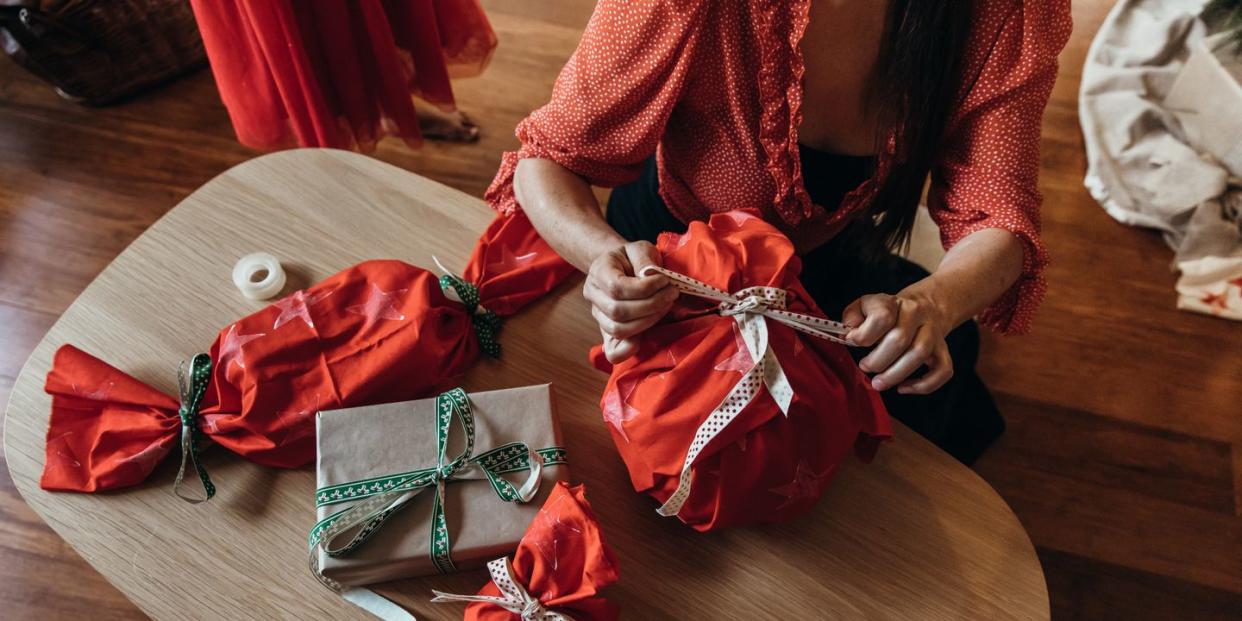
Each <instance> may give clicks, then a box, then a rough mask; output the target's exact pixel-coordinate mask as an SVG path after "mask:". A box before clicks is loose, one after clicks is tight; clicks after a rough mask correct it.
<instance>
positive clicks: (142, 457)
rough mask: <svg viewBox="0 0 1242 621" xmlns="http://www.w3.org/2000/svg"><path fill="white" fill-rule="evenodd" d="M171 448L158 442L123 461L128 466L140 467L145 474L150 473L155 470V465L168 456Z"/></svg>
mask: <svg viewBox="0 0 1242 621" xmlns="http://www.w3.org/2000/svg"><path fill="white" fill-rule="evenodd" d="M169 448H171V447H169V446H162V445H161V444H159V443H158V442H157V443H155V444H152V445H150V446H148V447H147V448H144V449H142V450H141V451H138V452H137V453H134V454H133V455H130V456H129V457H126V458H125V459H124V460H122V461H123V462H124V463H127V464H134V465H135V466H138V468H139V469H140V470H142V471H143V472H150V471H152V470H154V469H155V464H157V463H159V462H160V460H161V459H164V456H166V455H168V450H169Z"/></svg>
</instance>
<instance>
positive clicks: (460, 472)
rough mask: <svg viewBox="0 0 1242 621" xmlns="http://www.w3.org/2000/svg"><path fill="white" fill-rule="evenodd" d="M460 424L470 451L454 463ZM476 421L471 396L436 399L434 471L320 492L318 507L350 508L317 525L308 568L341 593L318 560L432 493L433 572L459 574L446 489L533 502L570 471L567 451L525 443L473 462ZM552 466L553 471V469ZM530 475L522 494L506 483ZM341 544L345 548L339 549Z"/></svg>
mask: <svg viewBox="0 0 1242 621" xmlns="http://www.w3.org/2000/svg"><path fill="white" fill-rule="evenodd" d="M454 420H456V421H457V422H458V423H459V426H460V427H461V429H462V431H463V433H464V434H465V440H466V442H465V444H466V446H465V448H463V449H462V451H461V452H460V453H459V454H457V455H456V456H453V457H452V458H450V457H449V456H448V454H447V451H448V434H449V428H450V427H451V426H452V423H453V421H454ZM474 430H475V426H474V415H473V413H472V411H471V409H470V399H469V397H468V396H467V395H466V392H465V391H464V390H462V389H460V388H454V389H453V390H450V391H448V392H446V393H443V394H441V395H440V396H438V397H436V465H435V466H434V467H431V468H424V469H421V470H415V471H413V472H404V473H399V474H394V475H386V476H380V477H374V478H370V479H365V480H361V481H351V482H349V483H342V484H339V485H331V486H327V487H321V488H319V489H318V490H316V491H315V497H316V503H315V504H316V506H325V505H333V504H338V503H346V502H352V503H355V504H352V505H351V506H349V507H348V508H347V509H344V510H343V511H339V512H337V513H334V514H332V515H330V516H328V517H326V518H324V519H322V520H320V521H319V523H317V524H315V526H314V528H312V529H311V532H310V537H309V541H308V543H309V545H310V567H311V571H312V572H313V573H314V574H315V576H316V577H317V578H319V580H320V581H321V582H323V583H324V584H326V585H327V586H329V587H331V588H333V589H336V590H338V591H339V590H341V585H340V584H338V583H336V581H334V580H332V579H330V578H327V577H326V576H324V575H323V574H322V573H321V572H320V568H319V552H320V551H323V552H325V553H326V554H327V555H328V556H332V557H340V556H346V555H348V554H349V553H350V552H353V551H354V550H356V549H357V548H358V547H359V546H361V545H362V544H363V543H366V541H367V540H368V539H370V538H371V536H372V535H374V534H375V533H376V532H378V531H379V529H380V528H381V527H383V525H384V523H385V522H387V521H388V519H389V518H390V517H392V515H393V514H394V513H396V512H397V511H399V510H401V509H402V508H404V507H406V506H408V505H409V504H410V502H411V501H412V500H413V499H414V498H415V497H416V496H418V495H419V494H420V493H422V492H423V491H426V490H434V493H435V496H434V498H433V501H432V508H431V536H430V537H431V540H430V546H429V550H430V554H431V561H432V564H433V565H434V566H435V568H436V570H437V571H438V572H440V573H449V572H453V571H456V567H454V565H453V560H452V557H451V547H452V541H451V540H450V538H449V532H448V521H447V519H446V517H445V512H444V489H445V485H446V484H448V483H450V482H453V481H466V480H478V479H486V480H487V481H489V482H490V483H491V485H492V489H493V490H494V491H495V492H496V495H497V496H498V497H499V498H500V499H501V500H503V501H505V502H529V501H530V500H531V499H532V498H534V497H535V494H536V493H537V492H538V491H539V483H540V480H541V479H540V475H541V474H542V472H543V468H544V466H546V465H558V464H563V463H566V460H565V451H564V449H562V448H560V447H550V448H546V449H540V450H538V451H535V450H532V449H530V447H528V446H527V445H526V444H525V443H521V442H511V443H508V444H505V445H502V446H499V447H496V448H494V449H491V450H488V451H485V452H484V453H482V454H480V455H478V456H475V455H473V453H474ZM549 462H550V463H549ZM521 471H526V472H528V473H529V474H528V475H527V478H526V481H525V482H524V483H523V484H522V485H521V486H520V487H519V486H516V485H514V484H513V483H510V482H509V481H508V480H506V479H504V478H503V477H501V476H500V475H501V474H504V473H509V472H521ZM338 541H343V542H344V543H343V544H341V545H335V544H336V543H337V542H338Z"/></svg>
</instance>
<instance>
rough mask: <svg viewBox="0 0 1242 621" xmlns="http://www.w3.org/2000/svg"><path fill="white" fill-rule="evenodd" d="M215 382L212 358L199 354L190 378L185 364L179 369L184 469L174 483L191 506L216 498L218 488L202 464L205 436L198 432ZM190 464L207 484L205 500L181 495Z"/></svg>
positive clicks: (205, 484)
mask: <svg viewBox="0 0 1242 621" xmlns="http://www.w3.org/2000/svg"><path fill="white" fill-rule="evenodd" d="M210 382H211V356H208V355H207V354H198V355H196V356H194V358H192V359H191V360H190V372H189V374H188V375H187V374H186V370H185V362H182V363H181V365H180V366H179V367H177V385H178V387H179V388H180V394H181V408H180V410H179V411H178V414H180V416H181V467H180V468H179V469H178V470H177V480H176V481H175V482H173V493H174V494H176V495H177V496H178V497H179V498H181V499H182V500H184V501H186V502H189V503H191V504H198V503H200V502H206V501H208V500H211V498H212V497H213V496H215V495H216V486H215V485H212V483H211V477H210V476H207V469H206V468H204V467H203V463H202V462H201V461H200V460H199V456H198V451H199V448H198V447H199V444H200V442H201V441H202V435H203V432H202V431H201V430H200V429H199V428H198V409H199V408H200V407H201V406H202V403H203V396H204V395H206V394H207V384H208V383H210ZM187 461H189V462H190V463H191V464H193V465H194V470H195V471H196V472H197V473H198V480H199V481H201V482H202V484H203V493H204V495H203V496H190V495H187V494H185V493H184V492H182V491H181V484H182V482H183V480H184V479H185V465H186V462H187Z"/></svg>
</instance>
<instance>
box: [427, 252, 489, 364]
mask: <svg viewBox="0 0 1242 621" xmlns="http://www.w3.org/2000/svg"><path fill="white" fill-rule="evenodd" d="M431 260H432V261H434V262H435V264H436V267H438V268H440V290H441V291H443V292H444V295H446V296H448V298H449V299H450V300H454V301H457V302H461V303H462V304H463V305H464V306H465V307H466V312H468V313H470V321H471V323H473V324H474V334H475V336H476V337H478V339H479V349H481V350H483V353H485V354H487V355H488V356H491V357H492V358H499V357H500V340H499V338H498V337H499V334H500V324H501V321H500V315H497V314H496V313H493V312H492V311H489V310H487V309H486V308H483V307H482V306H481V305H480V304H479V288H478V287H476V286H475V285H474V284H473V283H469V282H466V280H465V279H464V278H461V277H459V276H456V275H454V274H453V273H452V272H450V271H448V268H446V267H444V264H443V263H440V259H437V258H436V257H431Z"/></svg>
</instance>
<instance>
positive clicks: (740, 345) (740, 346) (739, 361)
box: [713, 321, 755, 375]
mask: <svg viewBox="0 0 1242 621" xmlns="http://www.w3.org/2000/svg"><path fill="white" fill-rule="evenodd" d="M733 342H734V343H735V344H736V346H737V351H736V352H734V353H733V355H732V356H729V357H728V358H725V359H724V360H723V361H721V362H720V363H719V364H717V365H716V366H715V367H713V368H714V369H715V370H717V371H737V372H738V373H741V374H742V375H745V374H746V373H748V372H750V370H751V369H752V368H753V367H754V366H755V361H754V360H752V359H751V357H750V349H749V348H747V347H746V341H745V339H743V338H742V329H741V328H740V327H738V325H737V322H736V321H735V322H733Z"/></svg>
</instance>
